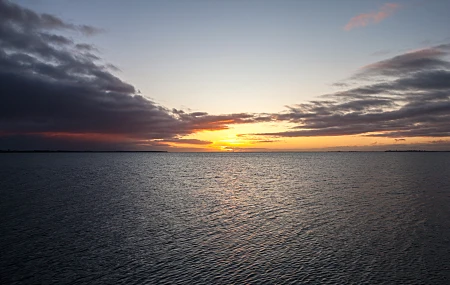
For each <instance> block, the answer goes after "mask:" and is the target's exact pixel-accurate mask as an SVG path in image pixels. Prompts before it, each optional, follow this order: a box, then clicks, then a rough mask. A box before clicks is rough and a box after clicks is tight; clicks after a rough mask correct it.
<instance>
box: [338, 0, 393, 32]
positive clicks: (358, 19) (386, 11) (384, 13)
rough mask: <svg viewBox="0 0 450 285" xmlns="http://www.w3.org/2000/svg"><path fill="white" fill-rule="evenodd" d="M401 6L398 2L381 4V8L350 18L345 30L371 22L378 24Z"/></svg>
mask: <svg viewBox="0 0 450 285" xmlns="http://www.w3.org/2000/svg"><path fill="white" fill-rule="evenodd" d="M399 7H400V5H399V4H396V3H386V4H384V5H383V6H381V8H380V10H378V11H374V12H370V13H363V14H359V15H357V16H355V17H353V18H351V19H350V21H349V22H348V23H347V24H346V25H345V27H344V30H346V31H350V30H352V29H354V28H359V27H365V26H367V25H370V24H377V23H379V22H381V21H383V20H384V19H386V18H387V17H389V16H391V15H392V14H394V12H395V11H396V10H397V9H398V8H399Z"/></svg>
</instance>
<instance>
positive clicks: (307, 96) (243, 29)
mask: <svg viewBox="0 0 450 285" xmlns="http://www.w3.org/2000/svg"><path fill="white" fill-rule="evenodd" d="M448 11H450V1H439V0H430V1H419V0H418V1H398V2H385V1H346V0H342V1H331V0H330V1H325V0H318V1H307V0H304V1H294V0H286V1H246V0H228V1H225V0H224V1H206V0H204V1H200V0H195V1H194V0H192V1H144V0H140V1H138V0H134V1H133V0H132V1H116V0H110V1H106V0H102V1H100V0H94V1H84V0H81V1H66V0H60V1H56V0H52V1H49V0H17V1H6V0H0V82H1V86H2V87H1V89H2V91H1V93H0V99H1V100H2V101H3V103H2V104H1V105H0V149H2V150H5V149H14V150H36V149H49V150H168V151H328V150H386V149H421V150H422V149H424V150H450V30H449V29H448V27H449V26H450V18H449V17H448Z"/></svg>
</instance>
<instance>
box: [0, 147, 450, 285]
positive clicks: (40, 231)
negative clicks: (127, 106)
mask: <svg viewBox="0 0 450 285" xmlns="http://www.w3.org/2000/svg"><path fill="white" fill-rule="evenodd" d="M0 250H1V254H0V284H450V152H328V153H3V154H0Z"/></svg>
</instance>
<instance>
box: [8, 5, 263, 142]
mask: <svg viewBox="0 0 450 285" xmlns="http://www.w3.org/2000/svg"><path fill="white" fill-rule="evenodd" d="M61 32H65V33H67V32H77V33H81V34H83V35H86V36H92V35H95V34H96V33H99V32H101V29H98V28H96V27H92V26H87V25H75V24H72V23H68V22H65V21H63V20H62V19H60V18H58V17H55V16H53V15H49V14H38V13H35V12H34V11H31V10H29V9H26V8H24V7H21V6H19V5H16V4H14V3H11V2H9V1H5V0H0V82H1V95H0V100H1V104H0V149H8V148H9V149H47V148H48V149H136V148H139V149H141V148H145V149H148V148H149V149H152V148H155V147H167V146H169V145H170V144H177V143H180V144H194V145H205V144H208V143H209V142H204V141H197V140H183V139H182V136H185V135H188V134H191V133H194V132H198V131H203V130H220V129H226V128H228V125H230V124H243V123H253V122H257V121H261V120H262V121H264V120H267V118H264V116H261V115H255V114H227V115H209V114H208V113H205V112H196V113H186V112H184V111H180V110H175V109H173V110H170V109H168V108H165V107H163V106H160V105H158V104H156V103H155V102H153V101H151V100H149V99H147V98H146V97H144V96H142V95H140V92H137V91H136V89H135V88H134V87H133V86H132V85H130V84H128V83H126V82H124V81H122V80H121V79H119V78H118V77H116V76H115V75H114V74H113V73H112V71H117V70H118V69H117V68H116V67H115V66H113V65H111V64H107V63H103V62H102V60H101V58H100V57H99V55H98V54H97V49H96V48H95V47H94V46H92V45H89V44H86V43H75V42H74V41H73V40H72V39H71V38H69V37H67V36H65V35H63V34H61ZM168 143H169V144H168Z"/></svg>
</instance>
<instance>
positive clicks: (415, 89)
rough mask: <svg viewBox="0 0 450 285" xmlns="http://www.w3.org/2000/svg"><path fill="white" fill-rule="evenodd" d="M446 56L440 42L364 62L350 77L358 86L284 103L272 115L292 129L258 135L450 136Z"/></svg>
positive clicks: (449, 65)
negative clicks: (279, 111) (313, 99)
mask: <svg viewBox="0 0 450 285" xmlns="http://www.w3.org/2000/svg"><path fill="white" fill-rule="evenodd" d="M449 56H450V45H449V44H444V45H439V46H434V47H430V48H427V49H422V50H417V51H413V52H408V53H405V54H402V55H399V56H395V57H392V58H390V59H387V60H383V61H379V62H376V63H374V64H371V65H368V66H366V67H364V68H362V69H361V70H360V71H359V72H358V73H357V74H356V75H355V76H354V77H352V79H353V80H355V79H357V80H359V81H360V85H359V86H358V87H355V88H347V89H346V90H343V91H339V92H335V93H332V94H327V95H324V96H323V97H322V100H315V101H310V102H306V103H301V104H297V105H293V106H289V107H288V110H287V111H286V112H283V113H279V114H273V117H274V118H275V119H276V120H277V121H283V122H286V121H287V122H290V123H291V124H292V125H293V126H292V128H291V129H289V130H287V131H283V132H277V133H260V134H258V135H260V136H263V137H270V138H272V137H274V136H275V137H310V136H344V135H362V136H370V137H385V138H394V139H397V141H398V140H402V139H404V138H407V137H450V62H449V61H448V57H449Z"/></svg>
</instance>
